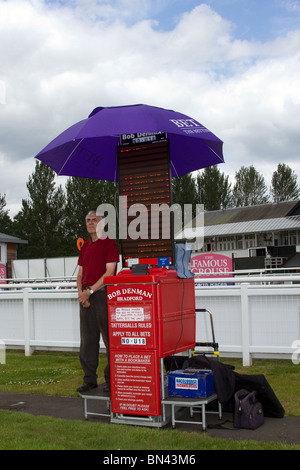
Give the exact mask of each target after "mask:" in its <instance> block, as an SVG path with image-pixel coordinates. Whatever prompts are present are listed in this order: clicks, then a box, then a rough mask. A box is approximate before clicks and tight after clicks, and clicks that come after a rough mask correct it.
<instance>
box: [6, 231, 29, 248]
mask: <svg viewBox="0 0 300 470" xmlns="http://www.w3.org/2000/svg"><path fill="white" fill-rule="evenodd" d="M0 243H16V244H22V243H23V244H25V245H26V244H28V241H27V240H21V238H17V237H13V236H12V235H6V233H1V232H0Z"/></svg>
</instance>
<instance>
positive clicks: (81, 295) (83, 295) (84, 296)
mask: <svg viewBox="0 0 300 470" xmlns="http://www.w3.org/2000/svg"><path fill="white" fill-rule="evenodd" d="M116 266H117V263H106V271H105V273H104V274H103V276H101V277H100V279H98V281H97V282H95V284H93V285H92V286H89V287H90V288H91V289H92V290H93V291H94V292H96V291H97V290H100V289H102V287H103V286H104V279H105V278H106V277H107V276H113V275H114V274H115V270H116ZM81 280H82V266H79V271H78V275H77V289H78V300H79V302H80V303H82V304H84V303H85V302H86V301H87V300H89V298H90V296H91V293H90V290H89V289H86V290H84V291H83V290H82V284H81Z"/></svg>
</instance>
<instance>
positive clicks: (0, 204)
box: [0, 194, 12, 233]
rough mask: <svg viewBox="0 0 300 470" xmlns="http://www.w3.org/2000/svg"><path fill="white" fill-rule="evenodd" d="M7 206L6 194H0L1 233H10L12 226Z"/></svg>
mask: <svg viewBox="0 0 300 470" xmlns="http://www.w3.org/2000/svg"><path fill="white" fill-rule="evenodd" d="M5 206H6V194H3V195H2V194H0V232H1V233H8V232H9V230H10V226H11V223H12V222H11V219H10V217H9V215H8V212H9V211H8V210H7V209H5Z"/></svg>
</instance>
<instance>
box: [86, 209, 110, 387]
mask: <svg viewBox="0 0 300 470" xmlns="http://www.w3.org/2000/svg"><path fill="white" fill-rule="evenodd" d="M102 220H103V216H101V215H99V214H98V213H97V212H96V211H90V212H89V213H88V215H87V216H86V227H87V231H88V233H89V234H90V238H89V240H88V241H86V242H85V243H84V245H83V246H82V248H81V251H80V255H79V259H78V266H79V271H78V275H77V289H78V301H79V302H80V340H81V341H80V354H79V359H80V363H81V367H82V369H83V372H84V378H83V384H82V385H81V386H80V387H78V389H77V391H78V392H80V393H82V392H87V391H89V390H91V389H93V388H95V387H97V368H98V362H99V341H100V334H101V335H102V339H103V342H104V344H105V347H106V353H107V358H108V364H107V366H106V367H105V369H104V377H105V381H106V384H105V386H104V391H109V390H110V369H109V340H108V318H107V299H106V288H105V286H104V278H105V277H106V276H113V275H115V274H116V269H117V264H118V261H119V250H118V245H117V243H116V241H115V240H112V239H110V238H108V237H107V236H106V235H105V234H104V232H103V223H101V221H102Z"/></svg>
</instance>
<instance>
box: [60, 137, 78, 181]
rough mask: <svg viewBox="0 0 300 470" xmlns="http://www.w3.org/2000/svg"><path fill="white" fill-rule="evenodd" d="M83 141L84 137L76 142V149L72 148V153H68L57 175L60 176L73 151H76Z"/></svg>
mask: <svg viewBox="0 0 300 470" xmlns="http://www.w3.org/2000/svg"><path fill="white" fill-rule="evenodd" d="M83 140H84V137H83V138H82V139H81V140H80V141H79V142H78V144H77V145H76V147H74V148H73V150H72V152H71V153H70V155H69V156H68V158H67V159H66V161H65V162H64V164H63V166H62V167H61V169H60V170H59V173H58V175H60V174H61V172H62V171H63V169H64V167H65V166H66V164H67V163H68V161H69V160H70V158H71V157H72V155H73V153H74V152H75V150H76V149H77V147H78V146H79V145H80V144H81V142H82V141H83Z"/></svg>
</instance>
